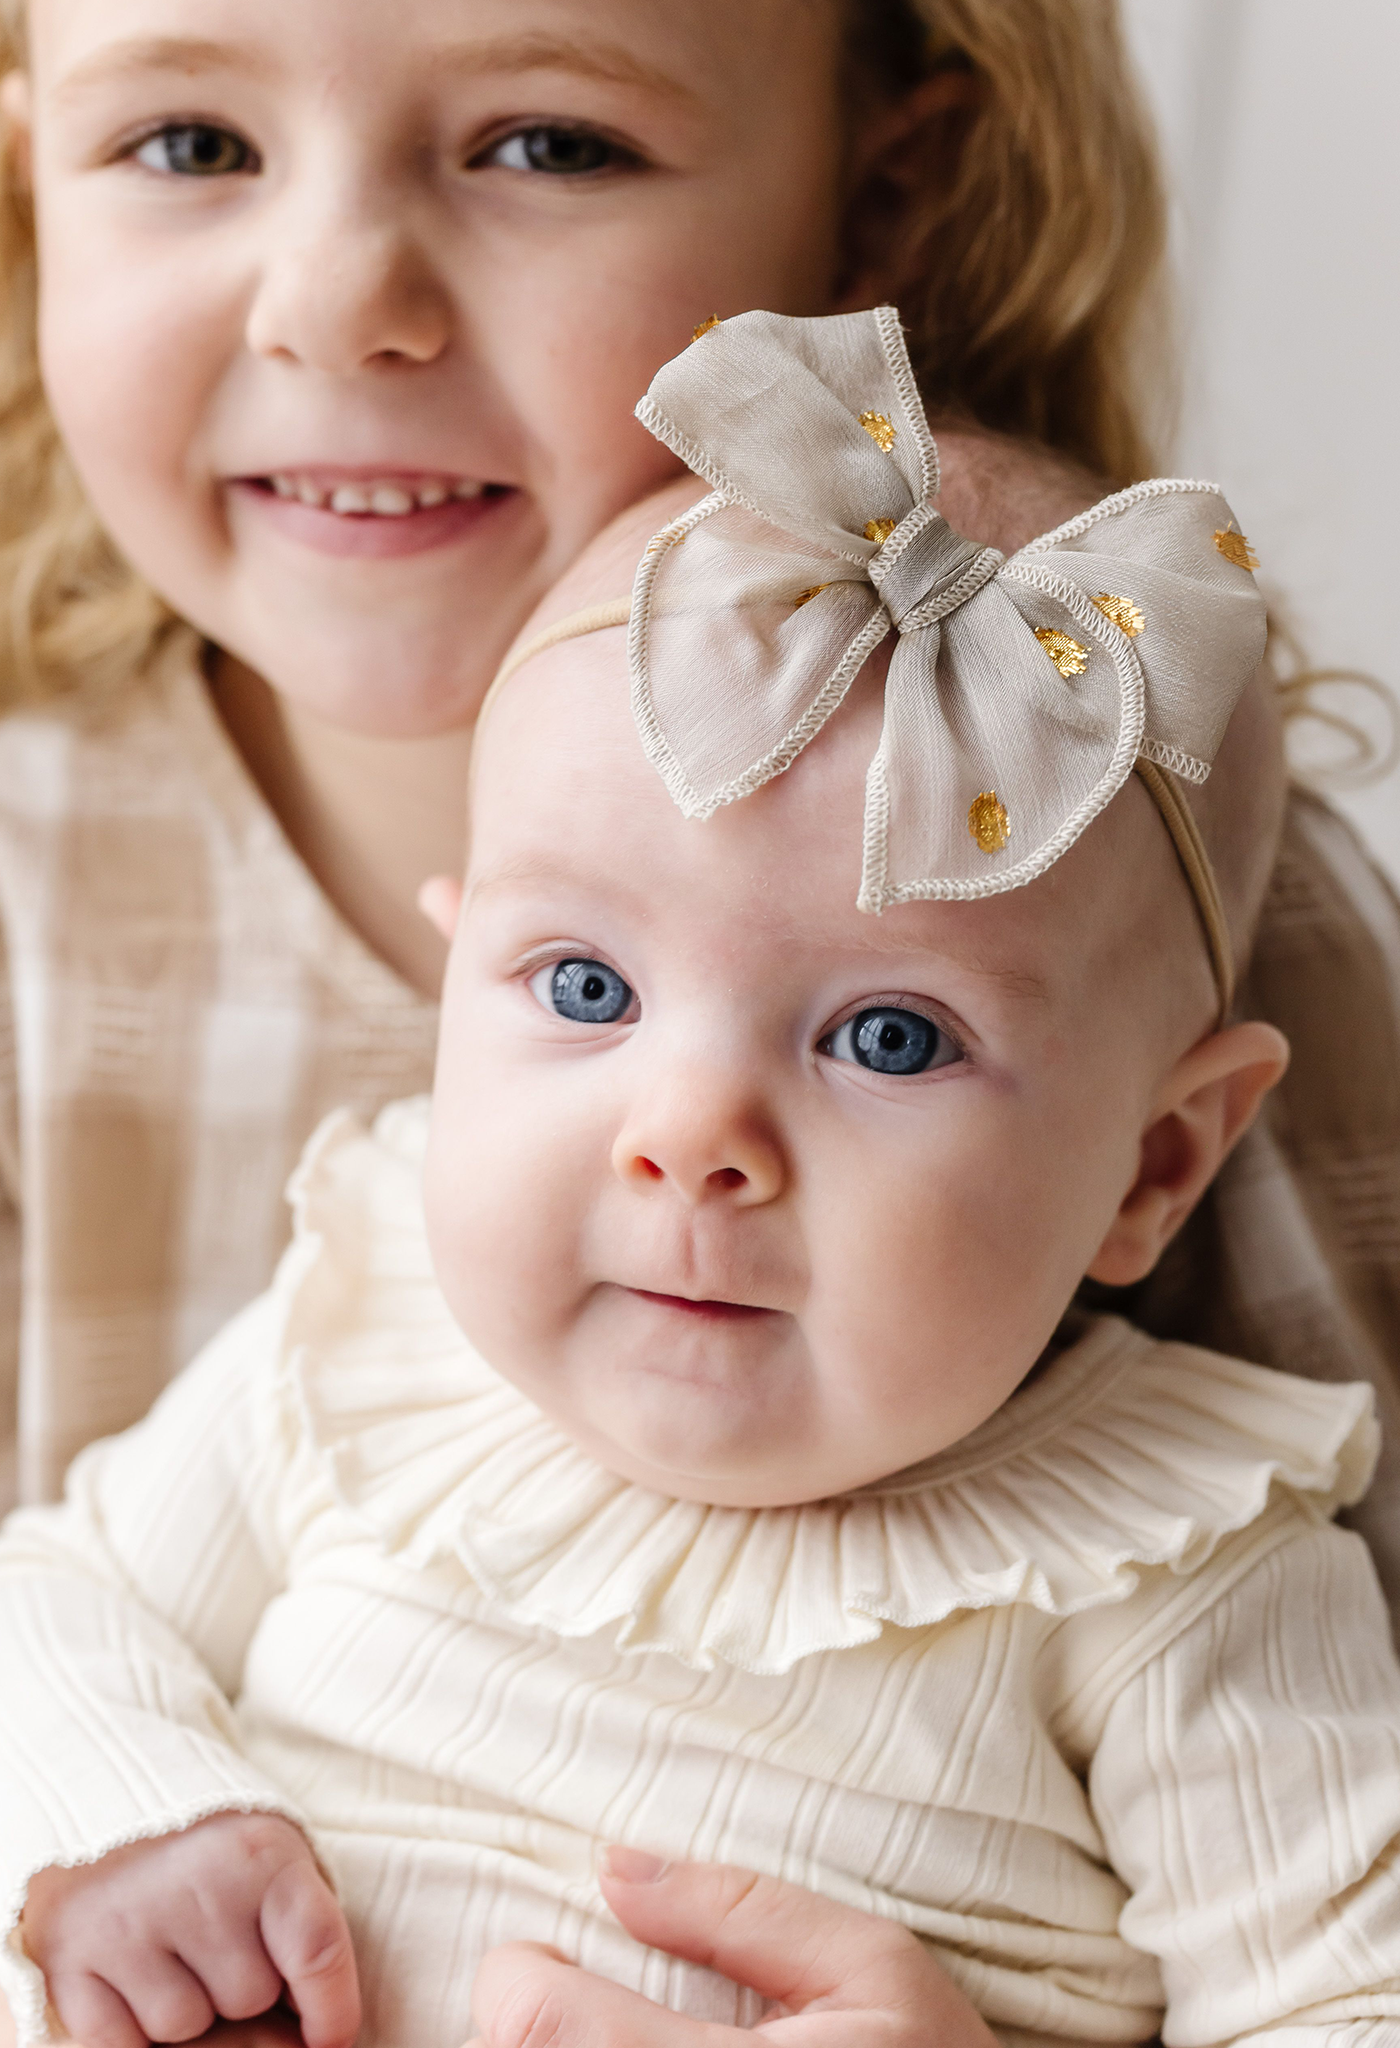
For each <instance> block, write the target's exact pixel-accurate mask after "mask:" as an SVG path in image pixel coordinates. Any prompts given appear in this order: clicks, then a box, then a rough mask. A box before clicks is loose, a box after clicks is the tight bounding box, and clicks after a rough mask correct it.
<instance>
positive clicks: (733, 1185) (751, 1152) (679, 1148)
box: [612, 1081, 788, 1208]
mask: <svg viewBox="0 0 1400 2048" xmlns="http://www.w3.org/2000/svg"><path fill="white" fill-rule="evenodd" d="M612 1163H613V1170H614V1172H615V1173H616V1174H617V1176H618V1178H619V1179H620V1180H622V1181H624V1182H626V1183H627V1184H628V1185H629V1186H631V1187H634V1188H636V1189H637V1190H638V1192H639V1193H647V1192H650V1191H653V1190H657V1191H659V1190H660V1189H662V1188H667V1187H669V1188H670V1190H671V1191H672V1192H673V1193H674V1194H676V1195H679V1196H680V1198H681V1200H682V1201H684V1202H685V1203H687V1204H688V1205H689V1206H691V1207H692V1208H695V1207H699V1206H700V1205H702V1204H704V1203H709V1202H730V1203H733V1204H734V1205H735V1206H736V1207H740V1208H756V1207H758V1206H760V1205H761V1204H763V1203H765V1202H771V1201H774V1200H775V1199H776V1198H777V1197H778V1196H779V1195H780V1194H781V1193H782V1191H783V1189H784V1187H785V1186H786V1184H787V1179H788V1170H787V1162H786V1158H785V1154H784V1148H783V1144H782V1140H781V1137H780V1134H779V1132H778V1130H777V1127H776V1124H775V1122H774V1120H773V1119H772V1117H771V1116H770V1115H768V1114H766V1113H765V1111H764V1109H763V1107H762V1106H761V1105H760V1104H758V1103H756V1102H754V1101H753V1100H752V1099H750V1098H748V1097H747V1093H746V1091H741V1090H735V1089H733V1088H732V1087H725V1086H724V1085H723V1084H722V1083H720V1084H719V1085H711V1086H706V1085H705V1084H703V1083H700V1084H698V1085H697V1084H696V1083H695V1082H693V1081H692V1082H691V1083H690V1084H689V1085H686V1086H679V1087H675V1088H671V1089H668V1090H666V1091H665V1092H664V1093H658V1094H654V1095H652V1096H651V1097H650V1098H649V1099H648V1100H647V1101H645V1102H638V1103H636V1104H634V1106H633V1110H632V1114H631V1115H630V1116H629V1117H628V1119H627V1122H626V1124H625V1125H624V1127H623V1129H622V1131H621V1132H620V1133H619V1134H618V1139H617V1143H616V1145H615V1146H614V1147H613V1162H612Z"/></svg>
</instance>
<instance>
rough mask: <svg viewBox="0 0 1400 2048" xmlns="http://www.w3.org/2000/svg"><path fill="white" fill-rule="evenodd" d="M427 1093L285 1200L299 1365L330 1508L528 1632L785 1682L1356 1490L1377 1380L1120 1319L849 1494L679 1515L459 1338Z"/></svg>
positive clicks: (1045, 1598)
mask: <svg viewBox="0 0 1400 2048" xmlns="http://www.w3.org/2000/svg"><path fill="white" fill-rule="evenodd" d="M425 1136H426V1104H424V1103H422V1102H415V1103H406V1104H400V1105H397V1106H396V1107H395V1108H393V1109H391V1110H389V1111H386V1112H385V1113H384V1115H383V1116H381V1117H380V1119H379V1120H378V1123H377V1124H376V1126H375V1128H374V1130H373V1132H370V1131H367V1130H366V1129H365V1128H364V1126H363V1125H362V1124H360V1123H359V1122H358V1121H357V1120H356V1119H355V1118H353V1117H350V1116H348V1115H344V1114H341V1115H339V1116H337V1117H334V1118H332V1119H331V1120H330V1121H329V1122H328V1123H327V1124H326V1125H324V1126H323V1127H322V1129H321V1131H320V1132H319V1133H318V1135H317V1137H316V1139H315V1140H314V1141H313V1144H312V1146H311V1148H310V1150H309V1152H308V1154H307V1157H306V1160H305V1162H304V1164H303V1166H302V1167H301V1169H300V1170H299V1172H298V1174H297V1177H296V1179H295V1181H294V1182H293V1186H292V1194H293V1200H294V1205H295V1209H296V1216H297V1241H296V1243H295V1245H294V1247H293V1250H292V1252H291V1253H290V1254H289V1257H288V1261H287V1263H286V1265H285V1267H284V1269H283V1278H282V1280H281V1282H280V1283H279V1284H280V1285H281V1286H283V1287H284V1288H286V1289H287V1290H289V1292H290V1295H291V1299H290V1301H289V1304H288V1319H287V1324H286V1329H287V1354H286V1357H287V1365H288V1367H289V1369H290V1371H291V1373H292V1375H293V1377H294V1381H295V1384H296V1387H297V1390H298V1398H299V1402H300V1407H301V1413H302V1419H303V1423H304V1427H305V1429H306V1431H307V1432H308V1434H309V1437H310V1441H311V1444H312V1446H313V1449H314V1452H315V1454H316V1455H317V1456H318V1457H319V1459H320V1460H321V1463H322V1466H323V1469H324V1470H325V1472H326V1473H327V1475H328V1477H329V1479H330V1482H331V1485H332V1487H333V1489H334V1492H335V1494H336V1496H337V1498H338V1501H339V1503H340V1504H341V1506H342V1507H343V1508H344V1509H345V1510H346V1511H347V1512H348V1513H349V1514H350V1515H351V1516H353V1517H354V1518H355V1519H356V1520H357V1521H358V1522H359V1523H360V1524H361V1525H362V1526H364V1527H366V1528H367V1529H369V1530H371V1531H373V1533H374V1535H375V1536H376V1537H377V1539H378V1540H379V1541H380V1542H381V1543H382V1545H383V1546H384V1548H385V1550H386V1551H387V1552H389V1553H392V1554H394V1555H396V1556H398V1557H400V1558H401V1559H402V1560H403V1561H404V1562H406V1563H408V1564H411V1565H414V1566H418V1567H425V1566H429V1565H434V1564H438V1563H442V1562H449V1563H450V1562H452V1561H454V1560H455V1561H456V1563H457V1564H458V1565H459V1566H460V1567H462V1568H464V1569H465V1571H466V1572H467V1573H468V1574H469V1575H470V1577H471V1579H472V1580H473V1581H474V1582H475V1584H476V1585H477V1586H479V1587H480V1588H481V1589H482V1591H483V1592H485V1593H486V1594H487V1595H488V1596H489V1597H490V1598H491V1599H492V1600H493V1601H495V1602H496V1603H498V1604H499V1606H500V1608H501V1609H502V1610H503V1612H504V1613H505V1614H506V1615H508V1616H509V1617H510V1618H511V1619H513V1620H514V1621H515V1622H517V1623H518V1624H523V1625H524V1626H527V1627H533V1628H541V1629H545V1630H549V1631H551V1632H553V1633H555V1634H557V1635H561V1636H570V1637H581V1636H591V1635H594V1634H599V1633H603V1632H609V1633H610V1634H611V1635H612V1637H613V1639H614V1640H615V1641H616V1642H617V1644H618V1645H619V1646H620V1647H623V1648H626V1649H629V1650H635V1651H664V1652H667V1653H669V1654H671V1655H673V1656H675V1657H677V1658H679V1659H681V1660H682V1661H684V1662H685V1663H687V1664H689V1665H692V1666H695V1667H698V1668H700V1669H710V1668H712V1667H713V1666H714V1665H715V1664H716V1663H720V1664H727V1665H732V1666H737V1667H738V1668H740V1669H743V1670H746V1671H751V1672H759V1673H779V1672H785V1671H789V1670H790V1669H791V1668H792V1667H793V1666H794V1665H795V1664H797V1663H798V1662H799V1661H800V1660H801V1659H803V1658H805V1657H810V1656H813V1655H816V1654H817V1653H818V1652H821V1651H826V1650H834V1649H849V1648H855V1647H858V1646H859V1645H861V1644H863V1643H869V1642H872V1641H874V1640H875V1639H876V1638H877V1637H878V1636H879V1635H880V1633H881V1631H882V1629H883V1628H885V1627H886V1626H893V1627H896V1628H902V1629H915V1628H927V1627H929V1626H931V1625H932V1624H934V1623H937V1622H939V1621H942V1620H944V1619H945V1618H946V1617H947V1616H949V1615H951V1614H954V1613H957V1612H959V1611H968V1610H975V1609H979V1608H988V1607H1007V1606H1012V1605H1017V1604H1021V1605H1028V1606H1031V1607H1035V1608H1038V1609H1040V1610H1041V1611H1042V1612H1044V1613H1048V1614H1056V1615H1068V1614H1074V1613H1076V1612H1078V1611H1080V1610H1082V1609H1085V1608H1089V1607H1094V1606H1099V1605H1102V1604H1105V1603H1108V1602H1111V1601H1117V1600H1122V1599H1125V1598H1126V1597H1127V1596H1128V1594H1129V1593H1131V1591H1132V1590H1133V1588H1134V1587H1135V1585H1136V1583H1137V1579H1138V1574H1139V1572H1140V1571H1141V1570H1142V1569H1143V1568H1144V1567H1152V1566H1165V1567H1168V1568H1170V1569H1172V1570H1174V1571H1177V1572H1182V1573H1185V1572H1189V1571H1191V1570H1193V1569H1195V1568H1196V1567H1197V1566H1198V1565H1199V1564H1201V1563H1202V1562H1203V1560H1204V1559H1206V1558H1207V1557H1208V1556H1209V1555H1210V1554H1211V1552H1212V1551H1213V1550H1214V1549H1215V1548H1216V1547H1217V1546H1218V1545H1219V1544H1220V1543H1221V1542H1222V1541H1223V1540H1224V1539H1225V1538H1226V1537H1227V1536H1229V1535H1230V1534H1232V1533H1233V1532H1235V1531H1236V1530H1240V1529H1243V1528H1245V1527H1247V1526H1248V1525H1249V1524H1250V1523H1251V1522H1253V1521H1255V1520H1257V1519H1258V1518H1259V1516H1260V1515H1262V1514H1263V1512H1264V1511H1265V1509H1266V1507H1267V1506H1268V1505H1269V1503H1270V1501H1271V1499H1272V1498H1273V1497H1274V1495H1275V1494H1276V1493H1277V1492H1278V1491H1279V1490H1280V1489H1285V1490H1289V1491H1292V1492H1293V1493H1295V1494H1299V1495H1304V1496H1306V1497H1307V1498H1308V1500H1309V1503H1310V1505H1311V1506H1312V1507H1313V1508H1314V1509H1315V1510H1317V1511H1319V1512H1321V1513H1323V1514H1328V1513H1331V1512H1332V1511H1334V1510H1335V1509H1336V1508H1338V1507H1342V1506H1347V1505H1350V1504H1351V1503H1352V1502H1354V1501H1355V1500H1357V1499H1358V1498H1359V1497H1360V1495H1361V1494H1362V1492H1363V1491H1364V1489H1365V1486H1366V1482H1367V1480H1368V1478H1369V1477H1370V1472H1371V1468H1372V1466H1373V1464H1374V1461H1375V1455H1376V1448H1377V1441H1378V1433H1377V1426H1376V1423H1375V1419H1374V1414H1373V1405H1372V1395H1371V1391H1370V1389H1369V1388H1368V1387H1364V1386H1342V1387H1338V1386H1321V1385H1318V1384H1316V1383H1314V1382H1312V1381H1308V1380H1301V1379H1294V1378H1291V1377H1288V1376H1285V1375H1283V1374H1280V1373H1275V1372H1271V1371H1267V1370H1265V1369H1264V1368H1261V1367H1258V1366H1251V1365H1245V1364H1242V1363H1240V1362H1238V1361H1236V1360H1233V1359H1227V1358H1221V1357H1218V1356H1216V1355H1214V1354H1212V1353H1209V1352H1203V1351H1197V1350H1193V1349H1191V1348H1188V1347H1187V1346H1184V1345H1175V1344H1158V1343H1156V1342H1154V1341H1153V1340H1151V1339H1150V1338H1147V1337H1144V1336H1142V1335H1141V1334H1140V1333H1139V1332H1137V1331H1135V1330H1133V1329H1131V1328H1130V1327H1129V1326H1128V1325H1127V1324H1126V1323H1122V1322H1119V1321H1117V1320H1116V1319H1113V1318H1103V1319H1099V1320H1095V1321H1092V1322H1090V1323H1088V1324H1086V1327H1085V1330H1084V1333H1083V1334H1082V1335H1081V1336H1080V1337H1079V1338H1078V1339H1077V1341H1075V1342H1074V1343H1073V1344H1072V1345H1071V1347H1070V1348H1069V1349H1068V1350H1067V1351H1065V1352H1064V1353H1062V1354H1061V1355H1060V1356H1059V1357H1058V1358H1057V1359H1056V1360H1055V1361H1054V1362H1053V1363H1051V1364H1050V1365H1049V1366H1047V1367H1046V1368H1045V1369H1044V1370H1043V1372H1042V1373H1041V1374H1039V1375H1038V1376H1037V1377H1036V1378H1035V1379H1034V1380H1033V1381H1032V1382H1031V1383H1030V1384H1028V1385H1027V1386H1026V1387H1025V1388H1023V1390H1022V1391H1021V1392H1020V1393H1019V1394H1017V1395H1016V1396H1015V1398H1014V1399H1013V1400H1012V1401H1011V1402H1010V1403H1008V1405H1007V1406H1006V1407H1005V1408H1003V1409H1002V1410H1000V1411H999V1413H998V1414H996V1415H994V1416H993V1417H992V1418H991V1419H990V1420H989V1421H988V1422H987V1423H985V1424H984V1425H983V1426H982V1428H980V1429H979V1430H977V1431H976V1432H975V1433H974V1434H973V1435H972V1436H970V1437H968V1438H967V1439H965V1440H964V1441H963V1442H962V1443H960V1444H958V1445H957V1446H955V1448H954V1449H953V1450H951V1451H949V1452H946V1453H944V1454H943V1455H941V1456H939V1457H937V1458H934V1459H932V1460H930V1461H929V1462H928V1463H927V1464H925V1465H923V1466H921V1467H919V1468H917V1469H916V1470H914V1471H911V1472H907V1473H903V1474H899V1475H896V1476H895V1477H894V1478H892V1479H889V1480H885V1481H882V1482H881V1483H880V1484H878V1485H876V1486H873V1487H870V1488H867V1489H866V1490H865V1491H863V1492H861V1493H858V1494H853V1495H850V1496H847V1497H845V1498H842V1499H839V1500H832V1501H822V1502H817V1503H814V1504H810V1505H804V1506H799V1507H790V1508H768V1509H759V1510H742V1509H735V1508H715V1507H706V1506H703V1505H698V1504H695V1503H692V1502H687V1501H676V1500H671V1499H668V1498H667V1497H665V1496H663V1495H661V1494H657V1493H652V1492H649V1491H647V1490H646V1489H644V1488H642V1487H640V1486H636V1485H633V1484H631V1483H630V1482H628V1481H626V1480H623V1479H619V1478H617V1477H615V1476H614V1475H613V1474H612V1473H609V1472H607V1471H605V1470H604V1469H603V1468H602V1467H601V1466H599V1465H597V1464H595V1463H594V1462H593V1460H592V1459H590V1458H589V1457H587V1456H586V1455H585V1454H584V1453H583V1452H582V1451H580V1450H578V1449H576V1448H575V1446H574V1445H573V1444H572V1443H571V1442H570V1440H569V1439H568V1438H567V1437H566V1436H564V1435H563V1433H562V1432H561V1431H560V1430H559V1429H558V1428H557V1427H556V1426H555V1425H554V1424H553V1423H552V1422H550V1421H548V1420H547V1419H546V1418H545V1417H544V1416H543V1415H542V1414H541V1413H540V1412H539V1411H538V1410H537V1409H536V1408H535V1407H533V1405H532V1404H531V1403H530V1402H529V1401H527V1400H526V1399H525V1398H524V1396H523V1395H521V1394H519V1393H517V1392H516V1390H515V1389H514V1388H513V1387H512V1386H511V1385H510V1384H509V1383H508V1382H507V1381H505V1380H503V1379H502V1378H501V1377H500V1376H499V1375H498V1374H497V1373H495V1372H494V1371H493V1370H492V1369H491V1367H490V1366H489V1365H487V1364H486V1362H485V1361H484V1360H483V1359H482V1358H480V1357H479V1356H478V1355H477V1354H476V1352H475V1351H474V1350H473V1349H472V1348H471V1346H470V1345H469V1344H468V1343H467V1342H466V1340H465V1338H464V1337H463V1336H462V1334H461V1332H460V1331H459V1330H458V1329H457V1327H456V1325H455V1323H454V1322H453V1321H452V1318H451V1316H450V1314H449V1312H448V1310H447V1306H446V1303H445V1302H444V1300H443V1298H442V1295H441V1293H440V1291H439V1289H438V1286H437V1283H436V1281H435V1279H434V1276H433V1270H432V1265H431V1260H430V1257H429V1253H428V1246H427V1240H426V1234H425V1231H424V1227H423V1220H422V1211H421V1201H420V1192H419V1190H420V1178H421V1167H422V1158H423V1150H424V1142H425Z"/></svg>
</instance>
